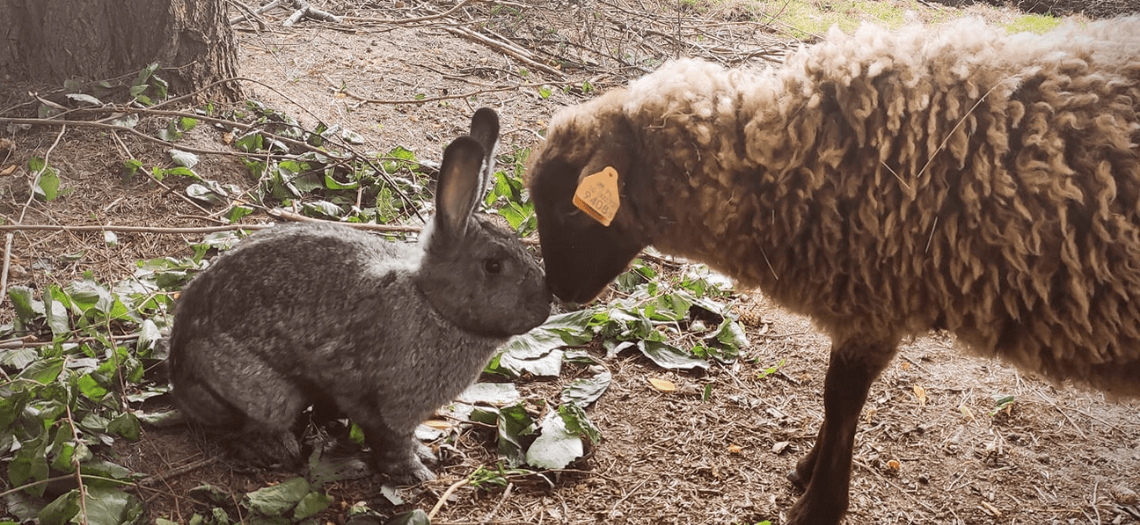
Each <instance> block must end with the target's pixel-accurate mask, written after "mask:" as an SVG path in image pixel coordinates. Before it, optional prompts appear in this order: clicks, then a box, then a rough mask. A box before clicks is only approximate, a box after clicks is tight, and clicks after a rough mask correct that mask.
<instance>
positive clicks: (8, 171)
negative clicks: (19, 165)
mask: <svg viewBox="0 0 1140 525" xmlns="http://www.w3.org/2000/svg"><path fill="white" fill-rule="evenodd" d="M13 171H16V165H15V164H12V165H10V166H8V167H7V168H4V169H2V170H0V176H5V177H7V176H8V175H11V174H12V172H13Z"/></svg>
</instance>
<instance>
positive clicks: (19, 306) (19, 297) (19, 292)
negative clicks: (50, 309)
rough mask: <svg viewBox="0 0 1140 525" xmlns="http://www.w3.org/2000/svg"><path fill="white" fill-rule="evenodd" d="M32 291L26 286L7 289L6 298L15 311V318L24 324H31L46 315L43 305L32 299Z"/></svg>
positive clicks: (13, 286)
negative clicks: (10, 301)
mask: <svg viewBox="0 0 1140 525" xmlns="http://www.w3.org/2000/svg"><path fill="white" fill-rule="evenodd" d="M32 293H33V291H32V289H31V288H28V287H27V286H20V285H12V286H10V287H8V298H9V299H11V300H12V306H13V307H14V308H15V309H16V317H17V318H18V319H19V320H20V322H22V323H24V324H31V323H33V322H35V321H36V319H39V318H40V317H42V316H44V315H45V314H46V311H45V310H44V303H42V302H40V301H37V300H36V299H35V298H34V297H32Z"/></svg>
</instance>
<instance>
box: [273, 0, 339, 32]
mask: <svg viewBox="0 0 1140 525" xmlns="http://www.w3.org/2000/svg"><path fill="white" fill-rule="evenodd" d="M293 6H294V7H296V9H297V10H296V11H294V12H293V14H292V15H289V18H286V19H285V21H284V22H282V23H281V25H283V26H285V27H292V26H293V24H296V23H297V22H298V21H300V20H301V19H302V18H304V17H309V18H312V19H313V20H320V21H323V22H333V23H336V24H339V23H340V21H341V18H340V17H339V16H336V15H334V14H332V13H329V12H326V11H321V10H320V9H317V8H315V7H313V6H311V5H309V3H308V2H306V1H305V0H293Z"/></svg>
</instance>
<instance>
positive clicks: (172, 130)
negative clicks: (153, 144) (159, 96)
mask: <svg viewBox="0 0 1140 525" xmlns="http://www.w3.org/2000/svg"><path fill="white" fill-rule="evenodd" d="M143 104H146V105H148V106H149V105H150V103H149V99H148V100H144V101H143ZM158 138H160V139H162V140H165V141H166V142H176V141H178V140H181V139H182V130H180V129H178V120H171V121H170V122H168V123H167V124H166V128H165V129H160V130H159V131H158Z"/></svg>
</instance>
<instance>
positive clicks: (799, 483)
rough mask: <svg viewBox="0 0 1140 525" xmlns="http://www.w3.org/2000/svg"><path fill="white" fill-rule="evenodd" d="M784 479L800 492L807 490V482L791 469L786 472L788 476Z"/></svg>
mask: <svg viewBox="0 0 1140 525" xmlns="http://www.w3.org/2000/svg"><path fill="white" fill-rule="evenodd" d="M785 477H786V478H788V481H791V482H792V485H795V486H796V488H798V489H800V490H805V489H807V486H808V482H807V480H804V478H803V477H802V476H800V473H799V471H797V470H795V469H792V470H791V471H790V472H788V475H787V476H785Z"/></svg>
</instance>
